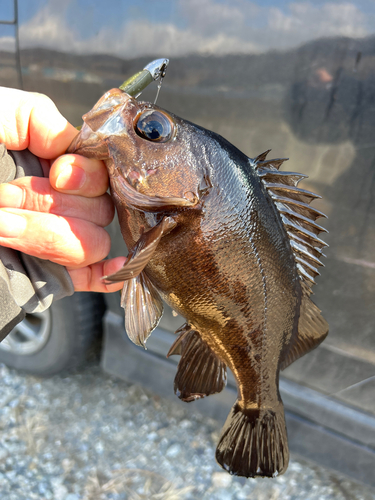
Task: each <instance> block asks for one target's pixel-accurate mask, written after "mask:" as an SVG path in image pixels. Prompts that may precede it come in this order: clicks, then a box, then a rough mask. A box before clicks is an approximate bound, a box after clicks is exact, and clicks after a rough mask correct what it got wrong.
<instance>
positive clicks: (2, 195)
mask: <svg viewBox="0 0 375 500" xmlns="http://www.w3.org/2000/svg"><path fill="white" fill-rule="evenodd" d="M0 207H3V208H7V207H8V208H19V209H23V210H30V211H32V212H43V213H50V214H55V215H61V216H63V217H76V218H78V219H83V220H86V221H88V222H92V223H93V224H97V225H98V226H103V227H105V226H108V224H110V222H111V221H112V219H113V216H114V206H113V202H112V200H111V198H110V196H109V195H108V194H107V193H105V194H103V195H102V196H98V197H96V198H85V197H84V196H74V195H70V194H63V193H59V192H58V191H55V190H54V189H53V188H52V187H51V184H50V182H49V180H48V179H46V178H44V177H21V178H19V179H15V180H14V181H12V182H9V183H4V184H1V185H0Z"/></svg>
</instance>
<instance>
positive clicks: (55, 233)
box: [0, 208, 111, 268]
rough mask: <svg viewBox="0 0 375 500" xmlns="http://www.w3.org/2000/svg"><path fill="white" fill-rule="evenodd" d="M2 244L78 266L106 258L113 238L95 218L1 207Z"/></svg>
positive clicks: (71, 265)
mask: <svg viewBox="0 0 375 500" xmlns="http://www.w3.org/2000/svg"><path fill="white" fill-rule="evenodd" d="M0 245H2V246H5V247H10V248H14V249H15V250H19V251H20V252H24V253H27V254H29V255H33V256H35V257H39V258H41V259H47V260H51V261H52V262H56V263H57V264H61V265H63V266H68V267H72V268H77V267H84V266H88V265H90V264H93V263H94V262H98V261H100V260H103V259H104V258H105V257H106V256H107V255H108V253H109V250H110V247H111V240H110V237H109V235H108V233H107V232H106V231H105V229H103V228H101V227H99V226H97V225H96V224H93V223H92V222H88V221H84V220H80V219H75V218H73V217H66V218H65V217H60V216H58V215H54V214H45V213H37V212H30V211H28V210H19V209H14V208H12V209H10V208H1V209H0Z"/></svg>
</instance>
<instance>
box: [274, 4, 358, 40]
mask: <svg viewBox="0 0 375 500" xmlns="http://www.w3.org/2000/svg"><path fill="white" fill-rule="evenodd" d="M288 10H289V12H288V13H287V14H285V13H283V12H282V11H281V10H280V9H278V8H275V7H273V8H270V10H269V14H268V27H269V28H270V29H272V31H273V33H274V34H275V35H277V37H278V39H279V41H280V42H281V44H282V45H286V46H288V45H291V44H295V43H302V42H304V41H307V40H313V39H315V38H320V37H330V36H347V37H353V38H356V37H363V36H365V35H367V34H368V33H367V29H366V27H365V26H366V19H365V16H364V14H363V13H362V12H361V11H360V10H359V9H358V7H357V6H356V5H354V4H353V3H348V2H344V3H326V4H323V5H314V4H312V3H309V2H296V3H291V4H289V9H288Z"/></svg>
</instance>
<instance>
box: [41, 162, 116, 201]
mask: <svg viewBox="0 0 375 500" xmlns="http://www.w3.org/2000/svg"><path fill="white" fill-rule="evenodd" d="M49 179H50V182H51V184H52V186H53V187H54V188H55V189H56V190H57V191H61V192H62V193H71V194H79V195H81V196H87V197H90V198H91V197H94V196H100V195H101V194H104V193H105V192H106V191H107V189H108V172H107V169H106V166H105V165H104V163H103V162H102V161H100V160H94V159H88V158H85V157H84V156H81V155H63V156H60V158H57V160H55V162H54V163H53V164H52V166H51V170H50V173H49Z"/></svg>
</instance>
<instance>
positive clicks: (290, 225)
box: [250, 151, 327, 288]
mask: <svg viewBox="0 0 375 500" xmlns="http://www.w3.org/2000/svg"><path fill="white" fill-rule="evenodd" d="M267 154H268V151H267V152H266V153H262V154H261V155H259V156H257V158H255V159H254V160H250V161H251V164H252V165H253V166H254V168H255V171H256V173H257V174H258V175H259V177H260V178H261V180H262V183H263V185H264V187H265V188H266V189H267V192H268V194H269V195H270V197H271V199H272V200H273V202H274V204H275V207H276V208H277V210H278V212H279V214H280V218H281V221H282V223H283V225H284V228H285V230H286V233H287V235H288V237H289V240H290V245H291V248H292V251H293V254H294V258H295V262H296V266H297V270H298V274H299V277H300V279H301V281H303V283H304V284H306V285H307V286H308V287H309V288H310V287H311V286H312V285H314V284H315V280H314V278H315V277H316V276H318V275H319V272H318V267H319V266H322V265H323V264H322V263H321V262H320V260H319V259H320V257H321V256H324V255H323V254H322V248H323V247H325V246H327V244H326V243H325V242H324V241H323V240H321V239H320V238H319V237H318V235H319V234H320V233H321V232H327V230H326V229H325V228H324V227H322V226H320V225H319V224H317V223H316V219H318V218H320V217H326V216H325V215H324V214H323V213H322V212H320V210H317V209H316V208H313V207H310V203H311V201H312V200H314V199H316V198H320V196H319V195H317V194H315V193H312V192H311V191H306V190H305V189H301V188H299V187H298V183H299V182H300V181H301V180H302V179H305V178H306V177H307V176H306V175H304V174H298V173H296V172H280V171H279V168H280V166H281V165H282V164H283V163H284V161H286V160H287V159H288V158H276V159H274V160H266V156H267Z"/></svg>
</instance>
